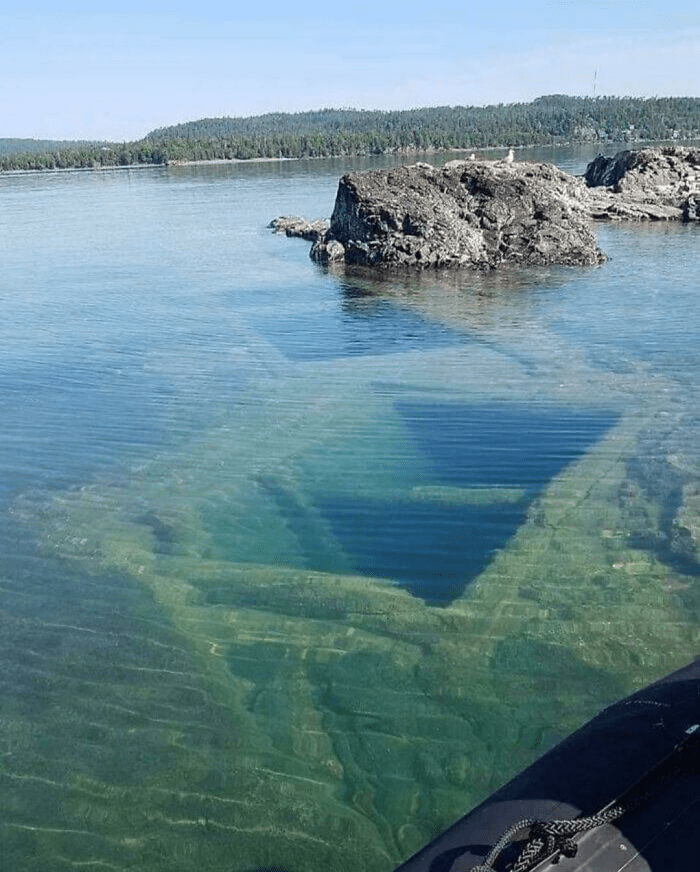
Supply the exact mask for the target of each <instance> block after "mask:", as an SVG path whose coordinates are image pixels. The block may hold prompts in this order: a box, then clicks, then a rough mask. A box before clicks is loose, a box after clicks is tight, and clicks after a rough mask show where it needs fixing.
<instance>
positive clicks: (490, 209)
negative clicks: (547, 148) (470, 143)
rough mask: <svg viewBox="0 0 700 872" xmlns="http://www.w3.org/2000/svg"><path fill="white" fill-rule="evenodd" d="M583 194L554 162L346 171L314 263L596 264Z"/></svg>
mask: <svg viewBox="0 0 700 872" xmlns="http://www.w3.org/2000/svg"><path fill="white" fill-rule="evenodd" d="M585 190H586V188H585V185H584V183H583V181H582V180H580V179H576V178H574V177H573V176H570V175H568V174H567V173H564V172H562V171H561V170H559V169H557V168H556V167H554V166H552V165H550V164H544V163H513V162H511V161H508V160H505V161H476V160H469V161H450V162H449V163H447V164H445V166H444V167H441V168H436V167H433V166H431V165H429V164H425V163H418V164H414V165H412V166H401V167H395V168H392V169H387V170H373V171H369V172H355V173H349V174H348V175H345V176H343V178H342V179H341V180H340V184H339V186H338V193H337V196H336V201H335V208H334V209H333V214H332V216H331V223H330V228H329V230H328V232H327V233H326V234H325V235H323V236H321V237H320V238H319V239H318V240H317V241H316V242H315V243H314V245H313V247H312V249H311V256H312V257H313V258H314V259H315V260H317V261H319V262H321V263H327V262H332V261H340V262H344V263H345V264H358V265H364V266H372V267H381V268H392V267H413V268H419V269H426V268H435V267H471V268H478V269H493V268H495V267H498V266H501V265H502V264H514V265H531V266H542V265H548V264H568V265H578V264H597V263H600V262H601V261H602V260H603V255H602V253H601V252H600V250H599V248H598V246H597V244H596V241H595V238H594V236H593V234H592V232H591V230H590V227H589V221H588V213H587V211H586V208H585V205H583V202H582V201H583V200H584V199H585Z"/></svg>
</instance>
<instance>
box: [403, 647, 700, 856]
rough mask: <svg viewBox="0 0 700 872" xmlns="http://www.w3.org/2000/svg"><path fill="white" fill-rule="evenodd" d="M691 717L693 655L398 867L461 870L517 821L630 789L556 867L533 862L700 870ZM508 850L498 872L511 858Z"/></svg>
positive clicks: (695, 685)
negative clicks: (611, 816)
mask: <svg viewBox="0 0 700 872" xmlns="http://www.w3.org/2000/svg"><path fill="white" fill-rule="evenodd" d="M698 725H700V660H696V661H695V662H694V663H691V664H690V665H689V666H687V667H685V668H683V669H680V670H678V671H677V672H674V673H673V674H671V675H669V676H667V677H666V678H664V679H662V680H660V681H657V682H655V683H654V684H652V685H650V686H648V687H646V688H645V689H644V690H641V691H639V692H638V693H635V694H633V695H632V696H630V697H628V698H626V699H624V700H622V701H620V702H618V703H615V704H614V705H612V706H610V707H609V708H607V709H605V710H604V711H602V712H601V713H600V714H599V715H597V716H596V717H595V718H594V719H593V720H591V721H589V722H588V723H587V724H586V725H585V726H584V727H582V728H581V729H580V730H578V731H577V732H575V733H573V734H572V735H571V736H569V737H568V738H567V739H565V740H564V741H563V742H562V743H561V744H559V745H557V746H556V747H555V748H553V749H552V750H551V751H549V752H548V753H547V754H545V755H544V756H543V757H541V758H540V759H539V760H538V761H537V762H536V763H534V764H533V765H532V766H530V767H529V768H528V769H526V770H525V771H523V772H522V773H521V774H520V775H518V776H516V777H515V778H514V779H513V780H512V781H511V782H509V783H508V784H506V785H505V786H504V787H503V788H501V789H500V790H498V791H497V792H496V793H494V794H493V795H492V796H491V797H490V798H489V799H487V800H486V801H485V802H484V803H482V804H481V805H480V806H478V807H477V808H475V809H474V810H473V811H471V812H470V813H469V814H468V815H466V816H465V817H463V818H462V819H461V820H459V821H458V822H457V823H456V824H454V825H453V826H452V827H450V829H448V830H446V831H445V832H444V833H443V834H442V835H440V836H439V837H438V838H436V839H435V840H434V841H432V842H431V843H430V844H429V845H427V846H426V847H425V848H424V849H423V850H421V851H419V852H418V853H417V854H416V855H414V856H413V857H412V858H411V859H410V860H408V861H406V862H405V863H403V864H402V865H401V866H400V867H399V868H398V870H397V872H469V870H471V869H473V868H475V867H477V866H479V865H480V864H483V863H484V860H485V858H486V857H487V856H488V854H489V851H490V849H491V848H492V847H493V846H494V845H495V844H496V843H497V842H498V841H499V839H500V838H501V836H502V835H503V834H504V832H506V831H507V830H508V828H509V827H511V826H513V825H514V824H515V823H516V822H518V821H521V820H523V819H536V820H542V821H552V820H561V819H571V818H577V817H588V816H591V815H595V814H596V813H597V812H599V811H600V810H601V809H603V808H605V807H606V806H609V804H611V803H613V804H614V803H616V802H617V801H620V800H621V798H622V801H624V798H625V797H630V796H634V795H635V791H636V800H635V801H633V802H629V803H628V805H629V806H630V808H629V810H628V811H626V812H625V813H624V814H622V815H621V816H620V817H619V818H618V819H617V820H616V821H615V822H614V823H605V824H603V825H601V826H597V827H595V828H593V829H591V830H590V831H588V832H586V833H583V834H580V835H578V836H576V837H575V839H574V842H575V844H576V847H577V851H576V856H575V857H573V858H570V857H566V856H563V857H561V858H559V862H557V864H556V865H555V864H554V862H553V860H554V859H556V856H555V855H552V856H551V857H549V858H540V859H539V862H538V863H537V864H536V865H535V866H533V867H532V868H533V869H536V870H537V872H549V870H551V872H554V870H556V872H583V870H586V872H623V870H624V872H700V769H699V767H698V758H699V757H700V755H699V754H698V746H700V728H699V727H698ZM663 761H667V762H666V763H664V762H663ZM668 761H671V762H668ZM679 761H680V763H679ZM664 767H665V770H664ZM664 773H665V774H664ZM669 773H670V774H669ZM640 782H641V784H642V785H643V786H644V788H643V790H640V788H639V785H640ZM649 783H653V788H654V789H653V790H649V789H648V788H647V787H646V785H647V784H649ZM642 794H643V796H644V801H642V802H639V796H641V795H642ZM635 803H636V804H635ZM526 835H527V834H526V833H523V835H522V837H521V836H519V837H518V838H521V840H522V839H524V838H525V836H526ZM523 843H524V842H523V841H521V844H523ZM513 850H514V848H513V849H511V855H510V857H509V856H507V852H506V853H505V854H504V855H503V856H502V857H501V858H500V859H499V860H498V861H497V862H496V863H495V864H494V868H495V869H496V870H500V869H505V868H506V866H507V862H508V861H510V862H512V860H513V858H514V857H513V854H512V851H513Z"/></svg>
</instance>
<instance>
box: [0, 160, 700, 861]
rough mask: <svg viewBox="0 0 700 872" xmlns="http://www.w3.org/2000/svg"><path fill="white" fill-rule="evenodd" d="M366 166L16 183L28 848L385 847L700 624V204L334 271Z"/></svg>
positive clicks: (495, 780) (12, 806)
mask: <svg viewBox="0 0 700 872" xmlns="http://www.w3.org/2000/svg"><path fill="white" fill-rule="evenodd" d="M591 156H593V155H591ZM556 157H557V159H558V160H559V161H560V162H561V163H562V165H564V166H565V167H566V168H567V169H572V168H574V169H576V168H577V167H576V166H572V165H576V164H577V162H578V164H581V161H583V163H584V164H585V158H586V156H585V155H582V154H573V153H568V154H567V153H560V154H558V155H556ZM582 168H583V167H582V166H579V167H578V169H582ZM344 169H345V166H344V165H343V164H342V162H337V161H336V162H333V161H329V162H323V161H316V162H309V163H308V164H304V163H299V164H292V163H289V164H280V165H277V164H274V165H267V164H266V165H248V166H246V165H236V166H233V167H192V168H171V169H169V170H164V169H163V170H148V171H137V172H135V171H131V172H126V171H125V172H114V173H84V174H83V173H74V174H63V175H54V176H6V177H2V178H0V192H1V196H2V199H3V204H4V208H3V211H2V214H1V215H0V225H1V226H0V240H1V242H0V246H1V248H0V255H1V256H2V263H3V267H2V270H1V271H0V296H1V297H2V301H3V311H4V320H3V322H2V324H1V325H0V391H1V392H0V413H1V415H2V418H1V420H2V427H1V429H0V509H1V510H2V518H3V525H2V532H1V533H0V536H1V545H2V549H1V553H0V591H1V595H2V599H1V601H0V609H1V610H0V622H1V626H2V634H1V635H0V651H1V652H2V658H3V664H2V665H3V669H2V681H3V693H2V701H1V703H0V752H1V753H2V757H1V758H0V759H1V768H0V803H1V804H2V815H1V816H0V826H1V827H2V846H3V847H2V852H3V853H2V858H3V863H4V864H5V865H7V868H13V869H23V870H25V869H26V870H42V872H45V870H61V872H63V870H74V869H83V868H95V869H115V870H126V869H129V870H136V869H138V870H144V872H151V870H168V872H171V870H180V869H181V870H186V869H187V870H189V869H191V868H193V867H194V866H195V865H197V866H200V867H202V868H206V869H207V870H219V869H221V870H224V869H226V870H233V872H251V870H258V869H266V868H278V869H284V870H287V872H314V870H317V869H318V870H321V869H324V870H327V869H337V870H342V872H345V870H347V872H354V870H358V872H359V870H362V872H367V870H377V872H380V870H386V872H388V870H391V869H392V868H393V867H394V866H395V865H397V864H398V863H399V862H400V860H401V859H403V858H405V857H406V856H408V855H410V853H412V852H413V851H414V850H416V849H417V848H419V847H420V846H421V845H422V844H423V843H424V842H425V841H426V840H428V839H429V838H430V837H431V836H432V835H434V834H435V833H437V832H438V831H439V830H440V829H441V828H443V827H444V826H446V825H447V824H448V823H450V822H451V821H453V820H454V819H456V818H457V817H458V816H460V815H461V814H463V813H464V812H466V811H467V810H468V809H469V808H470V807H471V806H472V805H473V804H474V803H476V802H478V801H479V800H480V799H482V798H483V797H484V796H486V795H487V794H488V793H489V792H491V791H492V790H493V789H494V788H495V787H497V786H498V785H499V784H501V783H503V782H504V781H505V780H506V779H507V778H508V777H509V776H510V775H512V774H514V773H515V772H517V771H518V770H519V769H520V768H522V767H523V766H524V765H526V764H527V763H529V762H530V761H531V760H532V759H534V757H536V756H537V755H539V754H540V753H541V752H542V751H544V750H545V749H547V748H548V747H550V746H551V745H552V744H553V743H554V742H555V741H557V740H558V739H559V738H561V737H562V736H564V735H566V734H567V733H568V732H569V731H571V730H572V729H574V728H575V727H576V726H578V725H579V724H580V723H582V722H583V721H584V720H585V719H587V718H588V717H590V716H591V715H592V714H593V713H594V712H596V711H597V710H598V709H599V708H601V707H602V706H603V705H605V704H607V703H608V702H611V701H612V700H614V699H616V698H617V697H619V696H620V695H622V694H625V693H628V692H629V691H630V690H632V689H633V688H636V687H639V686H640V685H642V684H644V683H646V682H648V681H649V680H651V679H652V678H655V677H658V676H660V675H662V674H663V673H665V672H667V671H669V670H671V669H672V668H674V667H676V666H680V665H682V664H684V663H685V662H687V661H688V660H690V659H691V658H692V657H693V656H694V655H695V654H696V653H697V651H698V608H699V605H700V604H699V602H698V588H697V585H698V571H697V570H698V562H697V556H698V552H697V530H698V516H699V515H700V457H699V456H698V445H700V439H699V438H698V435H699V434H698V424H699V423H700V421H699V416H698V413H697V408H698V402H697V400H698V397H697V384H698V372H699V370H698V365H699V363H700V361H699V360H698V352H697V348H698V347H699V346H698V332H699V330H698V328H699V326H700V317H699V314H698V307H697V303H696V284H697V283H696V277H697V275H698V266H700V263H699V260H700V256H699V251H700V248H699V247H698V244H697V242H698V237H697V228H695V227H681V226H678V227H658V226H648V227H644V226H639V227H625V226H620V227H615V226H611V227H603V228H599V229H598V234H599V238H600V241H601V245H602V247H603V249H604V250H605V251H606V252H607V253H608V254H609V256H610V259H609V260H608V261H607V263H605V264H604V265H603V266H601V267H596V268H590V269H588V268H586V269H581V270H569V269H551V270H534V271H530V272H510V271H509V272H504V273H499V274H497V275H495V276H474V275H471V274H467V275H451V276H446V277H444V278H438V277H436V276H422V277H405V278H403V279H402V278H396V277H395V278H393V279H392V278H384V279H379V278H378V277H376V276H375V277H372V276H367V275H352V276H349V275H336V274H333V273H329V272H324V271H323V270H320V269H319V268H318V267H317V266H315V265H314V264H313V263H312V262H311V261H310V260H309V259H308V256H307V245H306V244H305V243H301V242H299V241H297V240H288V239H286V238H282V237H277V236H274V235H273V234H271V233H270V231H269V230H267V229H266V226H265V225H266V224H267V222H268V221H269V220H270V219H271V218H272V217H274V216H276V215H278V214H285V213H286V214H290V213H301V214H305V215H307V216H308V217H310V218H311V217H316V216H317V215H323V214H327V213H328V212H329V211H330V209H331V206H332V202H333V197H334V192H335V187H336V184H337V178H338V176H339V175H340V174H341V173H342V172H343V171H344Z"/></svg>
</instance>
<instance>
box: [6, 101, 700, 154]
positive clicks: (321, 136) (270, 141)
mask: <svg viewBox="0 0 700 872" xmlns="http://www.w3.org/2000/svg"><path fill="white" fill-rule="evenodd" d="M694 138H700V98H696V97H666V98H653V99H642V98H636V97H595V98H594V97H568V96H565V95H552V96H548V97H540V98H538V99H537V100H534V101H533V102H532V103H514V104H505V105H504V104H500V105H498V106H482V107H464V106H454V107H452V106H442V107H434V108H427V109H411V110H403V111H390V112H382V111H366V110H356V109H323V110H320V111H314V112H300V113H289V114H285V113H271V114H268V115H259V116H255V117H251V118H203V119H201V120H199V121H191V122H188V123H186V124H178V125H175V126H172V127H164V128H160V129H158V130H154V131H152V132H151V133H149V134H148V135H147V136H145V137H144V138H143V139H142V140H139V141H137V142H127V143H121V144H117V143H84V142H81V143H70V142H68V143H66V142H61V143H47V144H46V145H47V147H46V148H45V149H42V148H41V147H40V145H41V144H37V147H33V148H26V147H25V148H24V149H22V148H21V147H20V148H17V149H15V150H13V149H12V148H9V147H8V143H12V142H14V143H21V142H22V141H20V140H0V170H17V169H24V170H37V169H62V168H69V167H73V168H81V167H107V166H134V165H142V164H147V165H148V164H168V163H171V162H175V161H193V160H234V159H236V160H248V159H252V158H304V157H334V156H343V155H366V154H383V153H388V152H395V151H421V150H447V149H478V148H486V147H489V146H506V145H507V146H526V145H549V144H556V143H562V142H595V141H599V142H601V143H605V142H621V141H626V142H642V141H645V140H665V139H681V140H685V139H694ZM3 143H4V147H3Z"/></svg>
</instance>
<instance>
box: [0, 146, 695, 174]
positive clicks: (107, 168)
mask: <svg viewBox="0 0 700 872" xmlns="http://www.w3.org/2000/svg"><path fill="white" fill-rule="evenodd" d="M698 143H700V138H693V139H683V140H679V139H638V140H635V141H634V142H626V141H618V142H613V141H609V142H595V143H594V142H591V141H589V140H570V141H568V142H552V143H546V144H534V145H516V146H512V148H513V149H514V150H515V151H523V150H525V149H532V148H536V149H554V148H567V147H571V146H575V145H581V146H583V145H598V146H600V147H601V149H602V147H603V146H605V145H608V146H611V147H612V148H614V149H616V150H617V151H619V150H620V148H621V147H627V148H629V150H630V151H634V150H635V148H636V149H641V148H653V147H663V146H666V145H691V144H698ZM508 148H511V146H509V145H488V146H483V147H481V148H419V149H418V148H417V149H401V150H396V151H385V152H379V153H377V154H335V155H331V154H327V155H319V156H317V157H316V156H314V157H311V156H308V155H304V156H301V157H250V158H236V157H233V158H210V159H198V160H185V159H173V160H169V161H166V162H164V163H133V164H105V165H103V166H93V167H46V168H42V169H27V170H23V169H17V170H3V169H0V177H2V176H15V175H46V174H53V173H90V172H97V173H100V172H112V171H113V170H150V169H159V168H160V169H167V168H168V167H188V166H216V165H224V164H254V163H293V162H299V161H318V160H342V159H348V160H356V159H367V158H379V157H386V156H388V155H392V154H393V155H405V156H406V157H410V156H415V155H421V154H425V155H431V154H464V153H471V152H474V153H476V154H477V155H478V154H483V153H484V152H492V151H505V150H507V149H508ZM601 153H602V151H601Z"/></svg>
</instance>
